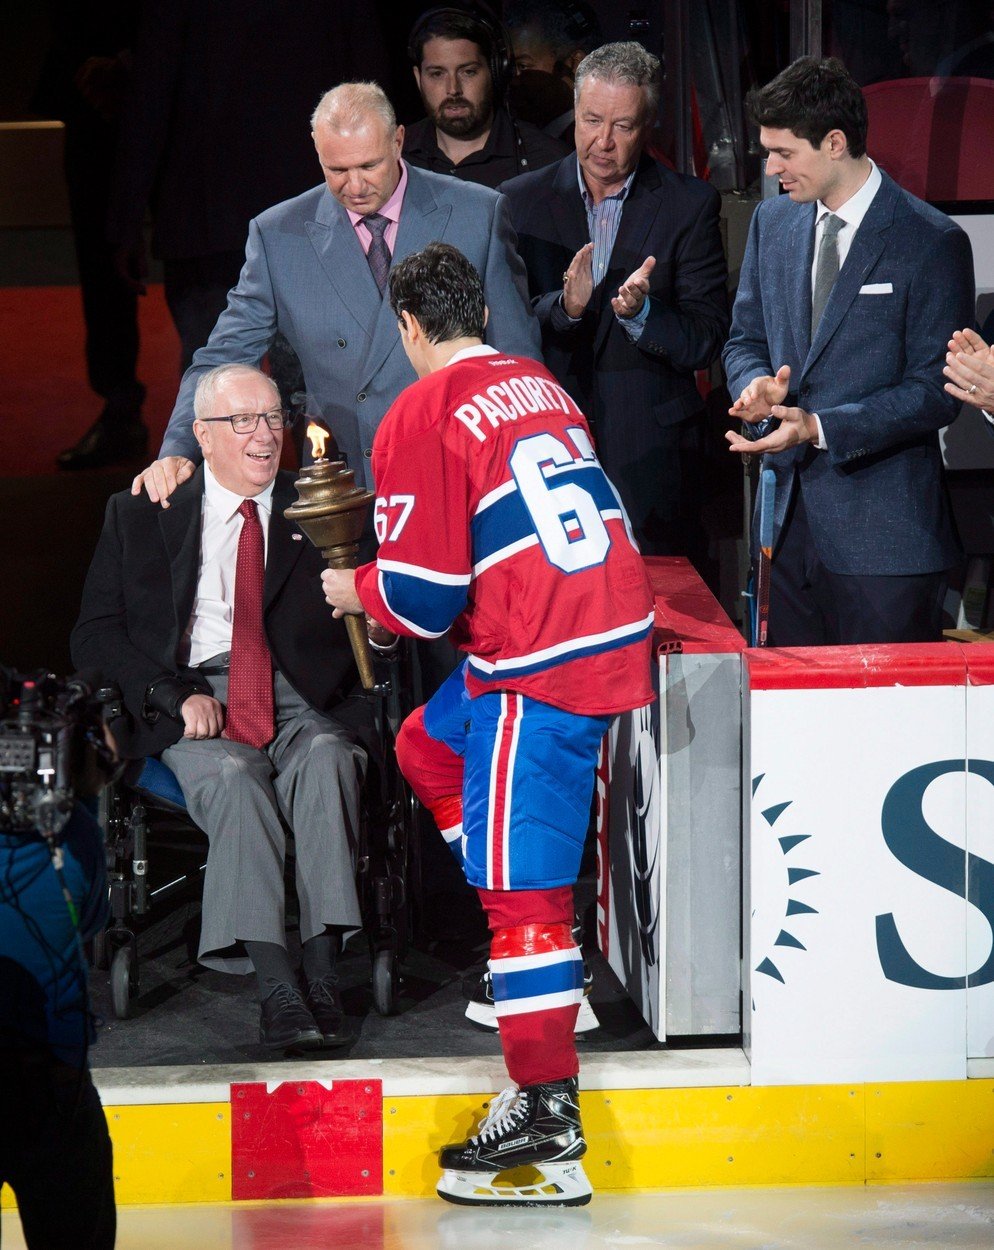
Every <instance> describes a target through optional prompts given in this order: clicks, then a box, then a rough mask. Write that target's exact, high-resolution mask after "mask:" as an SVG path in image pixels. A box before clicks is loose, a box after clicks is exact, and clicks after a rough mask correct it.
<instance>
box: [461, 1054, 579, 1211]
mask: <svg viewBox="0 0 994 1250" xmlns="http://www.w3.org/2000/svg"><path fill="white" fill-rule="evenodd" d="M586 1152H587V1143H586V1140H585V1139H584V1136H583V1127H582V1125H581V1124H580V1104H579V1096H578V1093H577V1081H576V1077H567V1078H566V1079H564V1080H562V1081H550V1082H548V1083H547V1084H544V1085H526V1086H524V1087H523V1088H522V1089H520V1090H517V1089H514V1088H511V1089H505V1090H504V1091H503V1092H502V1093H500V1094H498V1095H497V1097H496V1098H495V1099H494V1100H493V1101H492V1102H491V1104H490V1110H489V1112H488V1114H487V1117H486V1119H485V1120H484V1121H483V1123H482V1124H481V1125H480V1128H479V1132H478V1133H477V1135H476V1136H475V1137H470V1138H469V1140H468V1141H464V1142H460V1143H459V1144H458V1145H455V1146H446V1147H445V1148H444V1149H443V1150H441V1151H440V1152H439V1156H438V1161H439V1163H440V1164H441V1166H442V1168H443V1169H444V1172H443V1175H442V1179H441V1180H440V1181H439V1183H438V1195H439V1197H440V1198H444V1199H445V1200H446V1201H447V1202H457V1203H462V1204H464V1205H468V1206H475V1205H477V1204H481V1205H483V1206H510V1205H513V1206H524V1207H540V1206H547V1205H551V1206H561V1207H579V1206H583V1205H584V1204H585V1203H588V1202H589V1201H590V1195H591V1193H592V1192H593V1191H592V1190H591V1188H590V1182H589V1181H588V1180H587V1176H586V1173H585V1172H584V1170H583V1165H582V1164H581V1163H580V1159H581V1158H582V1157H583V1155H585V1154H586ZM516 1169H530V1170H532V1171H533V1172H535V1173H538V1175H537V1177H535V1176H530V1177H525V1178H522V1177H520V1176H518V1177H514V1176H508V1177H504V1178H502V1179H501V1180H500V1181H498V1180H497V1177H498V1175H499V1174H500V1173H506V1172H510V1171H512V1170H516Z"/></svg>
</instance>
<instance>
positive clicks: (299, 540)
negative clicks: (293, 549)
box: [290, 534, 304, 543]
mask: <svg viewBox="0 0 994 1250" xmlns="http://www.w3.org/2000/svg"><path fill="white" fill-rule="evenodd" d="M290 537H291V538H292V539H293V541H294V542H295V543H302V542H303V541H304V536H303V534H291V535H290Z"/></svg>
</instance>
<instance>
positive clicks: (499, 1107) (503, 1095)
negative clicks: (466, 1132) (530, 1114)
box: [471, 1085, 524, 1142]
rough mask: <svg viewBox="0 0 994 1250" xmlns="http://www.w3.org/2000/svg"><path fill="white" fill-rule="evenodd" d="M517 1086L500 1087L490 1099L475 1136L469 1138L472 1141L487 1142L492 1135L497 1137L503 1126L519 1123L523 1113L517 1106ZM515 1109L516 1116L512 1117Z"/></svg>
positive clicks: (509, 1126) (503, 1128)
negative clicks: (488, 1106) (484, 1116)
mask: <svg viewBox="0 0 994 1250" xmlns="http://www.w3.org/2000/svg"><path fill="white" fill-rule="evenodd" d="M517 1102H518V1087H517V1085H509V1086H508V1088H507V1089H502V1090H501V1091H500V1093H499V1094H497V1095H496V1097H494V1098H492V1099H491V1100H490V1108H489V1110H488V1111H487V1115H486V1118H485V1119H483V1120H481V1121H480V1124H479V1126H478V1127H477V1130H476V1136H475V1137H473V1138H471V1140H472V1141H474V1142H487V1141H489V1140H490V1139H491V1138H492V1137H498V1136H500V1134H501V1133H503V1132H504V1130H505V1128H512V1127H513V1126H514V1125H515V1124H520V1123H521V1121H522V1120H523V1119H524V1114H523V1113H522V1112H521V1111H520V1110H519V1109H518V1107H517ZM515 1111H517V1118H516V1119H512V1117H513V1116H514V1114H515Z"/></svg>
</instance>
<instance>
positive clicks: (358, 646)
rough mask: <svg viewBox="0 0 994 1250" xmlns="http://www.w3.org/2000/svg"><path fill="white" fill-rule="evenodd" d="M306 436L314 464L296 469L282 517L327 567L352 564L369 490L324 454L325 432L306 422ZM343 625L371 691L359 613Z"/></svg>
mask: <svg viewBox="0 0 994 1250" xmlns="http://www.w3.org/2000/svg"><path fill="white" fill-rule="evenodd" d="M307 437H308V438H309V439H310V440H311V451H312V454H313V456H314V463H313V464H309V465H306V466H305V467H304V468H303V469H301V471H300V477H299V478H297V481H296V482H295V483H294V484H295V486H296V487H297V502H296V503H295V504H291V505H290V507H289V508H287V509H286V510H285V511H284V513H283V515H284V516H285V517H286V519H287V520H288V521H296V523H297V524H298V525H299V526H300V528H301V529H302V530H303V531H304V533H305V534H306V535H307V537H308V538H309V539H310V540H311V542H312V543H313V544H314V546H315V547H319V548H320V549H321V554H322V555H323V556H324V558H325V559H326V560H327V561H328V567H329V568H330V569H354V568H355V567H356V564H357V556H358V553H359V540H360V538H361V537H362V531H363V526H364V524H365V520H366V511H367V509H368V507H369V503H370V500H371V499H372V498H373V492H372V491H371V490H362V489H361V488H360V487H358V486H356V484H355V472H354V471H353V470H352V469H349V468H346V466H345V461H344V460H328V459H326V458H325V454H324V449H325V443H326V442H327V439H328V434H327V431H325V430H323V429H322V428H321V427H320V426H319V425H317V424H316V423H315V422H313V421H312V422H311V424H310V425H309V426H308V427H307ZM345 628H346V629H347V630H348V633H349V642H350V643H351V644H352V654H353V655H354V656H355V662H356V665H357V666H358V669H359V677H360V680H361V681H362V687H363V689H364V690H373V689H375V687H376V678H375V677H374V675H373V657H372V653H371V651H370V649H369V638H368V637H367V635H366V621H365V617H362V616H353V615H351V614H349V615H347V616H346V617H345Z"/></svg>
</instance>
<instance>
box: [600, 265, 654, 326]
mask: <svg viewBox="0 0 994 1250" xmlns="http://www.w3.org/2000/svg"><path fill="white" fill-rule="evenodd" d="M655 267H656V258H655V256H647V257H646V258H645V260H644V261H643V262H642V264H641V265H639V267H638V269H636V270H635V272H634V273H633V274H630V275H629V276H628V277H627V278H626V279H625V280H624V282H622V284H621V286H619V287H618V294H617V295H616V296H615V297H614V299H613V300H611V307H612V308H613V309H614V315H615V316H616V317H637V316H638V314H639V313H640V312H641V311H642V305H643V304H644V303H645V301H646V298H647V297H648V295H649V275H650V274H651V273H652V271H653V269H655Z"/></svg>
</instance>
